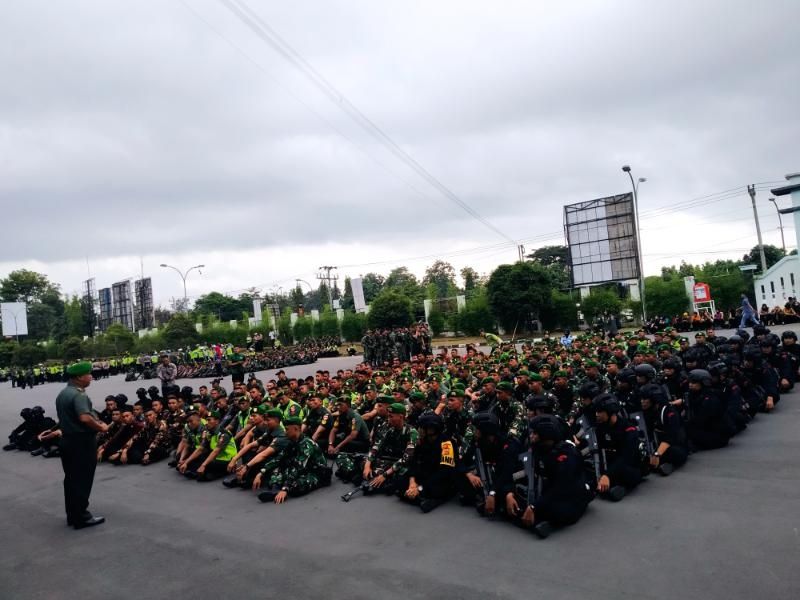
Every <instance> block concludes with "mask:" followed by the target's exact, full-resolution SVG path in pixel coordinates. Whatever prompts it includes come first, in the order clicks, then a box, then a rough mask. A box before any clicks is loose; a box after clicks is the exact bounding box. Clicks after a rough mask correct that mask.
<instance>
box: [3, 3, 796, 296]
mask: <svg viewBox="0 0 800 600" xmlns="http://www.w3.org/2000/svg"><path fill="white" fill-rule="evenodd" d="M248 6H249V7H250V8H252V9H253V10H254V11H255V12H256V13H257V14H258V15H259V16H260V18H261V19H263V21H264V22H266V23H267V24H269V26H270V27H271V28H272V29H273V30H274V31H276V32H277V33H278V34H279V35H280V36H281V37H282V38H283V39H284V40H286V41H287V42H288V43H289V44H290V45H291V46H292V47H293V48H294V49H295V50H296V51H297V52H298V53H299V54H300V55H302V56H303V57H304V58H305V59H306V60H307V61H308V62H309V63H310V64H311V65H313V66H314V68H315V69H316V70H317V71H318V72H319V73H320V74H322V75H323V76H324V77H325V78H326V79H327V80H328V81H330V82H331V83H332V84H333V85H334V86H335V87H336V88H337V89H338V90H339V91H340V92H342V93H343V94H344V95H345V96H346V98H347V99H349V101H350V102H352V103H353V104H354V105H355V106H357V107H358V108H359V109H360V110H361V111H362V112H363V113H364V114H365V115H367V116H368V117H369V118H370V119H371V120H372V121H373V122H374V123H376V124H378V125H379V126H380V127H381V128H382V129H383V131H385V132H386V133H387V134H388V135H389V136H390V137H391V138H392V139H393V140H394V141H395V142H396V143H397V144H399V145H400V146H401V147H402V148H403V149H404V150H405V151H406V152H408V153H409V154H410V155H411V156H413V157H414V158H415V159H416V160H417V161H418V162H419V163H421V164H422V165H423V166H424V167H425V168H426V169H427V170H428V171H429V172H430V173H432V174H434V175H435V176H436V177H437V178H438V179H439V180H440V181H441V182H443V183H444V184H445V185H446V186H448V187H449V188H450V189H451V190H452V191H453V192H455V193H456V194H457V195H458V196H459V197H460V198H461V199H462V200H463V201H465V202H466V203H467V204H469V205H470V206H471V207H472V208H474V209H475V210H476V211H477V212H478V213H480V214H481V215H482V216H484V217H485V218H486V219H488V220H489V221H491V223H492V224H493V225H494V226H495V227H497V228H498V229H500V230H501V231H502V232H504V233H505V235H507V236H508V237H510V238H512V239H513V240H519V241H521V243H524V244H525V246H526V248H527V249H529V250H531V249H533V248H535V247H537V246H539V245H543V244H553V243H563V233H562V229H563V228H562V206H563V205H564V204H569V203H573V202H580V201H584V200H590V199H593V198H597V197H602V196H606V195H610V194H614V193H622V192H626V191H629V189H630V182H629V181H628V179H627V177H626V176H625V175H624V174H623V173H622V172H621V170H620V166H621V165H622V164H626V163H627V164H630V165H631V166H632V167H633V172H634V175H635V176H636V177H646V178H647V182H646V183H643V184H642V185H641V188H640V191H641V197H640V207H641V212H642V230H643V254H644V261H645V271H646V272H647V273H648V274H655V273H657V272H658V271H659V269H660V267H661V266H662V265H664V264H673V263H677V262H679V261H680V260H681V258H685V259H686V260H688V261H690V262H702V261H703V260H706V259H710V260H714V259H716V258H729V257H739V256H741V254H743V253H744V250H746V249H748V248H750V247H752V246H753V245H755V243H756V236H755V228H754V225H753V220H752V210H751V208H750V201H749V197H748V196H747V194H746V193H745V192H744V190H743V189H742V193H741V194H739V195H738V196H733V197H727V196H712V197H711V198H709V199H708V200H709V201H708V202H703V203H702V204H700V205H699V206H693V207H691V208H690V209H688V210H674V209H672V210H661V211H659V210H658V209H662V208H669V207H671V206H673V205H675V204H678V203H681V202H687V201H689V200H692V199H693V198H698V197H703V196H707V195H711V194H715V193H717V192H721V191H724V190H728V189H732V188H737V187H739V186H744V185H746V184H748V183H753V182H774V181H780V180H782V179H783V176H784V175H785V174H786V173H790V172H796V171H800V144H799V140H800V119H798V113H797V107H798V106H800V77H798V75H799V73H798V56H800V36H798V35H797V30H796V26H795V25H796V24H797V23H798V22H800V3H798V2H797V1H794V0H771V1H770V2H764V3H755V2H749V1H744V0H742V1H731V0H725V1H723V0H719V1H705V2H703V1H673V2H660V3H652V2H637V1H630V2H622V1H619V2H615V1H612V0H604V1H598V2H561V3H558V2H539V1H532V0H528V1H521V2H492V3H488V2H479V3H478V2H465V1H464V0H460V1H458V2H455V1H453V2H450V1H447V2H445V1H442V0H437V1H436V2H430V1H428V2H416V1H408V0H404V1H402V2H400V1H397V2H395V1H391V2H390V1H387V0H381V1H380V2H375V1H374V0H373V1H367V0H363V1H349V0H332V1H327V2H319V1H312V0H295V1H294V2H291V3H285V2H265V1H256V0H248ZM0 10H1V11H2V12H0V81H2V90H3V91H2V93H0V205H1V206H2V215H3V226H2V232H3V234H2V235H3V243H2V252H1V253H0V276H4V275H6V274H7V273H8V272H9V271H11V270H13V269H16V268H20V267H26V268H32V269H36V270H40V271H43V272H45V273H47V274H48V275H49V276H50V278H51V279H52V280H54V281H56V282H58V283H61V285H62V288H63V290H64V291H65V292H73V291H78V290H79V288H80V282H81V280H82V279H86V277H87V257H88V271H89V272H90V273H91V275H92V276H94V277H96V279H97V285H98V287H105V286H109V285H110V284H111V283H112V282H114V281H117V280H120V279H124V278H126V277H133V276H137V275H138V274H139V272H140V257H142V258H143V262H144V271H145V275H149V276H152V277H153V278H154V291H155V299H156V302H157V303H163V304H166V303H167V301H168V299H169V298H170V297H172V296H180V295H182V287H181V283H180V279H179V278H178V276H177V275H176V274H175V273H174V272H168V271H166V270H164V269H159V267H158V265H159V264H160V263H162V262H167V263H170V264H174V265H176V266H179V267H188V266H191V265H194V264H198V263H204V264H205V265H206V268H205V269H204V270H203V272H202V275H198V274H197V273H194V274H193V275H192V276H190V279H189V284H188V288H189V294H190V295H191V296H197V295H199V294H202V293H205V292H208V291H211V290H219V291H230V292H238V291H240V290H242V289H244V288H247V287H250V286H258V287H260V288H262V289H264V290H265V291H269V290H270V289H271V288H272V287H273V286H275V285H281V286H283V287H284V289H285V288H287V287H289V286H291V285H294V279H295V278H296V277H300V278H303V279H305V280H307V281H310V282H311V283H313V284H316V282H315V281H312V279H313V278H314V274H315V272H316V269H317V267H319V266H320V265H322V264H330V265H341V266H342V268H341V269H340V274H341V275H342V276H344V275H353V276H357V275H358V274H359V273H366V272H369V271H372V270H375V271H378V272H383V273H385V272H388V271H389V269H391V268H392V267H394V266H398V265H399V264H405V265H407V266H408V267H409V268H411V269H412V270H413V271H415V272H417V273H418V274H420V275H421V274H422V273H423V271H424V269H425V267H426V266H427V265H428V264H430V263H431V262H433V260H434V258H433V257H432V255H440V256H441V257H442V258H444V259H445V260H449V261H450V262H451V263H452V264H453V265H454V266H455V267H456V268H457V269H459V268H461V267H463V266H466V265H470V266H473V267H475V268H476V269H478V270H479V271H481V272H489V271H490V270H491V269H492V268H493V267H494V266H495V265H497V264H500V263H502V262H510V261H513V260H514V259H515V258H516V250H515V248H514V246H513V244H511V243H509V242H507V240H506V239H504V238H503V237H500V236H498V235H497V234H496V233H494V232H493V231H491V230H490V229H488V228H486V227H485V226H484V225H483V224H481V223H480V222H478V221H477V220H475V219H473V218H471V217H470V216H469V215H467V214H466V213H465V212H464V211H463V210H461V209H460V208H458V207H457V206H456V205H455V204H454V203H452V202H451V201H450V200H448V199H446V198H445V197H444V196H442V195H441V194H440V193H439V192H438V191H436V190H435V189H434V188H433V187H432V186H431V185H429V184H428V183H426V182H425V181H424V180H423V179H421V178H420V177H419V176H418V175H416V174H415V173H414V172H413V171H411V170H410V169H409V168H408V167H406V166H405V165H404V164H402V163H401V162H400V161H398V160H397V158H396V157H394V156H393V155H392V154H391V153H389V152H388V151H387V150H386V149H385V148H384V147H382V146H381V145H380V144H378V143H377V142H376V141H375V139H374V138H372V137H370V136H369V135H368V134H367V133H365V131H364V130H363V129H361V128H360V127H359V126H358V125H357V124H356V123H354V122H353V121H352V120H351V119H350V118H349V117H348V116H347V115H346V114H345V113H344V112H343V111H342V110H340V108H339V107H338V106H337V105H336V104H335V103H333V102H331V101H330V99H329V98H327V97H326V96H325V95H324V94H323V93H322V92H321V91H320V90H319V89H318V88H316V87H314V86H313V85H311V83H310V82H309V81H308V79H306V78H305V77H304V76H303V75H302V74H301V73H300V72H299V70H298V69H296V68H295V67H294V66H292V65H291V64H290V63H289V62H287V61H286V60H285V59H284V58H283V57H282V56H281V55H280V54H278V53H277V52H276V51H275V50H274V49H273V48H271V47H270V46H269V45H267V44H266V43H264V41H263V40H261V39H259V38H258V37H257V36H256V35H255V34H254V33H253V32H252V31H251V30H250V29H248V28H247V26H246V25H245V24H244V23H243V22H242V21H241V20H239V19H237V18H236V17H235V16H234V14H233V13H232V12H231V11H230V10H229V9H228V8H227V7H226V6H225V5H224V4H223V3H221V2H218V1H216V0H185V3H183V2H181V1H179V0H140V1H139V2H135V3H132V2H120V1H110V0H105V1H99V0H97V1H88V0H87V1H82V2H52V1H44V0H26V1H25V2H4V3H3V4H2V8H1V9H0ZM768 197H769V192H768V191H766V190H765V191H763V192H759V196H758V199H759V210H760V216H761V219H762V228H763V230H764V237H765V242H768V243H773V244H776V245H779V244H780V234H779V232H778V230H777V225H778V223H777V217H776V215H775V211H774V208H773V207H772V205H770V204H769V203H768V202H767V198H768ZM720 198H724V199H722V200H720ZM784 202H786V200H784ZM787 225H788V227H787V243H788V245H789V246H791V247H794V245H795V243H794V240H795V236H794V230H793V229H791V228H790V227H791V222H789V223H787ZM461 251H464V252H461ZM418 257H422V258H418ZM368 263H378V264H374V265H371V264H368ZM345 265H347V266H345Z"/></svg>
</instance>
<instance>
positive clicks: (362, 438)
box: [333, 408, 369, 481]
mask: <svg viewBox="0 0 800 600" xmlns="http://www.w3.org/2000/svg"><path fill="white" fill-rule="evenodd" d="M333 428H334V429H335V430H336V433H335V435H334V443H336V444H339V443H341V441H342V440H343V439H344V438H346V437H347V436H348V435H349V433H350V432H351V431H354V430H356V429H357V430H358V432H359V433H358V436H357V437H356V438H355V439H354V440H353V441H352V442H350V443H349V444H348V445H347V447H346V448H345V449H344V450H343V451H342V452H339V454H338V455H337V456H336V476H337V477H339V478H340V479H342V480H344V481H350V480H351V479H352V477H353V476H354V475H356V474H360V468H359V466H358V465H359V464H360V465H362V466H363V464H364V456H363V454H361V455H359V454H358V453H365V452H366V450H367V448H368V446H367V444H368V442H369V429H368V428H367V424H366V423H365V422H364V420H363V419H362V418H361V415H359V414H358V413H357V412H356V411H354V410H353V409H352V408H351V409H350V410H349V411H347V413H346V414H344V415H336V418H335V419H334V420H333Z"/></svg>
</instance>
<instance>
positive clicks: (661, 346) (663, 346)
mask: <svg viewBox="0 0 800 600" xmlns="http://www.w3.org/2000/svg"><path fill="white" fill-rule="evenodd" d="M658 349H659V350H672V346H670V345H669V344H659V346H658Z"/></svg>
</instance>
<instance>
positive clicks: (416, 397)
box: [408, 390, 427, 402]
mask: <svg viewBox="0 0 800 600" xmlns="http://www.w3.org/2000/svg"><path fill="white" fill-rule="evenodd" d="M408 399H409V400H411V402H416V401H422V402H424V401H425V400H427V398H426V397H425V394H423V393H422V392H418V391H416V390H414V391H413V392H411V393H410V394H409V395H408Z"/></svg>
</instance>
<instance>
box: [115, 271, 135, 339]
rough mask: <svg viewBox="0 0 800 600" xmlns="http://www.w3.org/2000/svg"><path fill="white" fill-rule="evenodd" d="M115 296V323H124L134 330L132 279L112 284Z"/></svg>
mask: <svg viewBox="0 0 800 600" xmlns="http://www.w3.org/2000/svg"><path fill="white" fill-rule="evenodd" d="M111 294H112V296H113V305H112V307H113V316H112V320H113V321H114V323H122V324H123V325H124V326H125V327H127V328H128V329H130V330H131V331H133V325H134V324H133V298H132V296H131V282H130V280H129V279H128V280H125V281H118V282H117V283H115V284H113V285H112V286H111Z"/></svg>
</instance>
